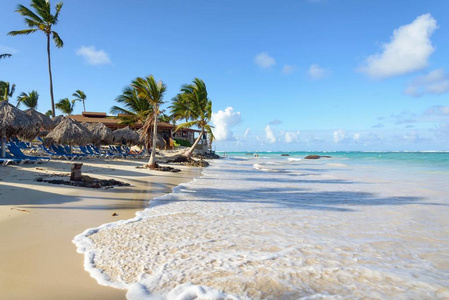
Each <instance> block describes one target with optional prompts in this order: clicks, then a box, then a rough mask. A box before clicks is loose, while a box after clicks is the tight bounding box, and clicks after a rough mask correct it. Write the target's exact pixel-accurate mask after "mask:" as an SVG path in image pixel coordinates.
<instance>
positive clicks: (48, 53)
mask: <svg viewBox="0 0 449 300" xmlns="http://www.w3.org/2000/svg"><path fill="white" fill-rule="evenodd" d="M47 57H48V74H49V75H50V98H51V115H52V117H53V118H54V117H55V115H56V114H55V99H54V97H53V79H52V76H51V61H50V33H48V34H47Z"/></svg>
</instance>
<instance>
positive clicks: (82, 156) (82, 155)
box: [59, 145, 87, 159]
mask: <svg viewBox="0 0 449 300" xmlns="http://www.w3.org/2000/svg"><path fill="white" fill-rule="evenodd" d="M59 147H61V148H62V149H64V150H65V152H66V153H67V154H73V155H78V156H79V159H84V158H87V155H86V154H81V153H73V149H72V150H71V149H70V147H69V146H67V145H64V146H61V145H59Z"/></svg>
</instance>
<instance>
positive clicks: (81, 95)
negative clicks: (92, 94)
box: [72, 90, 87, 111]
mask: <svg viewBox="0 0 449 300" xmlns="http://www.w3.org/2000/svg"><path fill="white" fill-rule="evenodd" d="M72 96H73V97H76V98H75V100H76V101H82V102H83V108H84V111H86V105H85V104H84V101H85V100H86V98H87V97H86V94H84V92H83V91H82V90H76V91H75V93H73V94H72Z"/></svg>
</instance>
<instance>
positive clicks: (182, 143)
mask: <svg viewBox="0 0 449 300" xmlns="http://www.w3.org/2000/svg"><path fill="white" fill-rule="evenodd" d="M178 146H185V147H191V146H192V144H191V143H190V142H189V141H186V140H182V139H175V147H178Z"/></svg>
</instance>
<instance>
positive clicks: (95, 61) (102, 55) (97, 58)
mask: <svg viewBox="0 0 449 300" xmlns="http://www.w3.org/2000/svg"><path fill="white" fill-rule="evenodd" d="M76 55H79V56H82V57H83V58H84V61H85V62H86V63H88V64H89V65H94V66H98V65H108V64H112V62H111V59H110V58H109V55H108V54H107V53H106V52H105V51H104V50H97V49H95V46H87V47H86V46H82V47H81V48H79V49H78V50H76Z"/></svg>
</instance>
